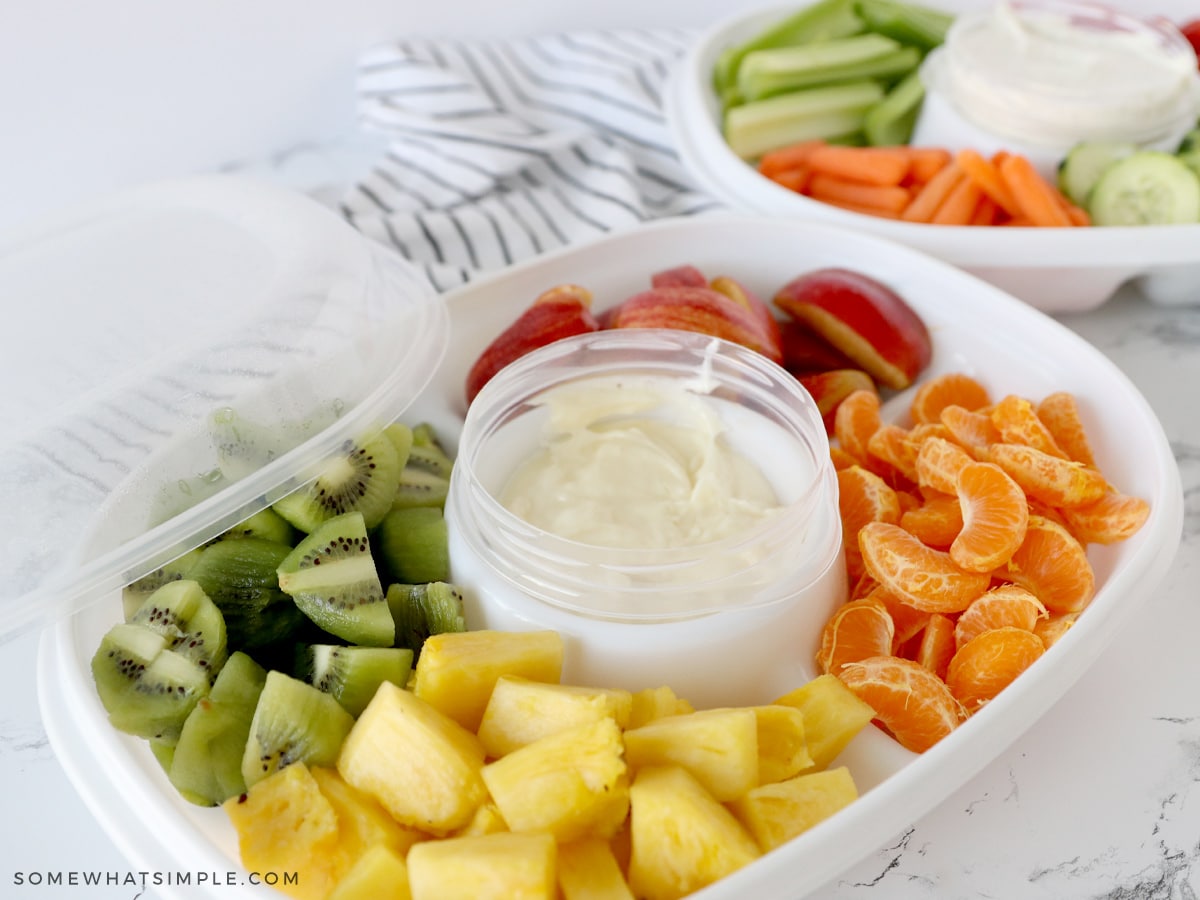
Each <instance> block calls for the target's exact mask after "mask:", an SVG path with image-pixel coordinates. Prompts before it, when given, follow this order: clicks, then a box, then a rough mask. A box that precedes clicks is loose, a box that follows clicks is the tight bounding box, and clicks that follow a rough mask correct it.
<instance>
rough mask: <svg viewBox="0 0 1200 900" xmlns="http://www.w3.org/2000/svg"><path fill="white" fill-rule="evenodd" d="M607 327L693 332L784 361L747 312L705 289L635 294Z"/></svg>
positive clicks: (736, 304) (754, 318) (679, 288)
mask: <svg viewBox="0 0 1200 900" xmlns="http://www.w3.org/2000/svg"><path fill="white" fill-rule="evenodd" d="M610 326H611V327H612V328H676V329H679V330H681V331H695V332H699V333H700V334H708V335H711V336H713V337H718V338H722V339H724V340H727V341H732V342H733V343H735V344H741V345H742V346H744V347H749V348H750V349H751V350H754V351H756V352H758V353H761V354H762V355H763V356H766V357H767V358H768V359H770V360H771V361H772V362H775V363H780V362H782V361H783V356H782V353H781V352H780V350H779V348H778V347H777V346H771V344H770V343H769V341H768V340H767V339H766V338H765V337H764V335H763V333H762V327H761V326H760V324H759V322H758V319H757V318H756V317H755V315H754V314H753V313H752V312H751V311H750V310H749V309H747V308H746V307H744V306H741V305H740V304H738V303H735V302H734V301H733V300H730V299H729V298H728V297H726V296H725V295H724V294H722V293H720V292H718V291H714V290H712V289H711V288H708V287H683V286H678V287H660V288H651V289H650V290H647V291H642V292H641V293H638V294H634V295H633V296H632V297H630V298H629V299H627V300H626V301H625V302H623V303H622V304H621V305H620V306H618V307H617V309H616V311H615V312H614V313H613V315H612V317H611V319H610Z"/></svg>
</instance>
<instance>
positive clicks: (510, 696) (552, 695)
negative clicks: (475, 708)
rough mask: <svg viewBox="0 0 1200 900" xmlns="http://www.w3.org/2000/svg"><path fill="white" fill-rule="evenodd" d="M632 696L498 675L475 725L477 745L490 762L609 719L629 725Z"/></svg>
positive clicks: (627, 692)
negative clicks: (540, 741)
mask: <svg viewBox="0 0 1200 900" xmlns="http://www.w3.org/2000/svg"><path fill="white" fill-rule="evenodd" d="M632 707H633V695H632V694H630V693H629V691H622V690H618V689H615V688H614V689H609V688H590V687H579V686H577V685H573V684H546V683H545V682H540V681H530V680H529V679H527V678H520V677H517V676H514V675H504V676H501V677H500V678H499V679H498V680H497V681H496V687H495V688H494V689H493V690H492V696H491V699H490V700H488V704H487V707H486V708H485V709H484V711H483V719H482V720H481V721H480V723H479V731H478V735H479V740H480V741H482V742H483V749H484V750H486V751H487V755H488V756H490V757H492V758H493V759H495V758H498V757H501V756H504V754H506V753H511V752H512V751H513V750H516V749H518V748H520V747H524V746H525V745H526V744H532V743H533V742H534V741H536V740H538V739H539V738H544V737H548V736H549V735H552V734H556V733H557V732H559V731H566V730H567V729H569V728H574V727H575V726H577V725H585V724H587V723H588V722H598V721H599V720H600V719H603V718H605V717H606V716H607V717H611V718H613V719H615V720H616V723H617V725H619V726H620V727H622V728H624V727H625V726H626V725H628V724H629V713H630V710H631V708H632Z"/></svg>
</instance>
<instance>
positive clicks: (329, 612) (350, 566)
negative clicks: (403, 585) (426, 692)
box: [278, 512, 395, 647]
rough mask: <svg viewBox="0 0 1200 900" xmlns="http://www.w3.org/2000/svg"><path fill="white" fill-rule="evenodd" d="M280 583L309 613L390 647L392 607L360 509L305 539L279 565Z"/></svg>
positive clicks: (345, 636)
mask: <svg viewBox="0 0 1200 900" xmlns="http://www.w3.org/2000/svg"><path fill="white" fill-rule="evenodd" d="M278 573H279V587H280V588H281V589H283V590H284V591H286V592H287V593H289V594H291V595H292V598H293V599H294V600H295V601H296V605H297V606H298V607H300V609H301V611H303V612H304V614H305V615H306V616H308V617H309V618H310V619H312V620H313V622H315V623H316V624H317V625H319V626H320V627H321V628H323V629H325V630H326V631H328V632H329V633H330V634H333V635H336V636H337V637H340V638H342V640H345V641H348V642H349V643H351V644H362V645H364V646H368V647H390V646H391V645H392V641H393V640H394V639H395V625H394V623H393V622H392V617H391V614H390V613H389V612H388V605H387V601H386V600H385V599H384V596H383V587H382V585H380V583H379V574H378V573H377V572H376V571H375V560H374V559H373V558H372V556H371V548H370V544H369V542H368V539H367V528H366V523H365V521H364V519H363V515H362V513H360V512H351V513H345V514H344V515H340V516H336V517H334V518H332V519H330V520H328V521H327V522H325V523H324V524H322V525H321V526H320V527H319V528H318V529H317V530H316V531H314V532H313V533H312V534H310V535H309V536H308V537H306V538H305V539H304V540H302V541H301V542H300V543H299V545H297V547H296V549H295V550H293V551H292V552H291V553H290V554H288V556H287V558H286V559H284V560H283V562H282V563H280V565H279V569H278Z"/></svg>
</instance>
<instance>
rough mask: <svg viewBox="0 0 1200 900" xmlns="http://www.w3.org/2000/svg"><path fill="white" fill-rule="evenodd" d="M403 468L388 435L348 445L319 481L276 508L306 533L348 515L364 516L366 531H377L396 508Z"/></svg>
mask: <svg viewBox="0 0 1200 900" xmlns="http://www.w3.org/2000/svg"><path fill="white" fill-rule="evenodd" d="M401 468H402V464H401V462H400V460H399V458H398V457H397V454H396V447H395V445H394V444H393V443H392V441H391V439H390V438H388V436H387V435H386V434H383V433H380V434H377V435H375V436H374V437H372V438H370V439H369V440H367V441H364V442H361V443H360V442H357V441H350V440H348V441H346V442H345V444H343V446H342V450H341V452H340V453H339V454H338V455H337V456H336V457H335V458H333V459H332V460H330V461H329V463H328V464H326V466H325V467H324V468H323V469H322V471H321V474H320V475H319V476H318V477H317V478H316V479H315V480H314V481H312V482H311V483H309V484H307V485H305V486H304V487H302V488H300V489H299V490H298V491H295V492H293V493H291V494H288V495H287V496H286V497H284V498H283V499H281V500H279V501H278V502H276V504H275V506H274V509H275V511H276V512H277V513H279V515H281V516H283V518H284V519H286V520H287V521H288V522H290V523H291V524H292V525H295V526H296V527H297V528H299V529H300V530H301V531H304V532H307V533H312V532H313V531H315V530H316V528H317V527H318V526H319V525H320V524H321V523H322V522H324V521H326V520H327V519H331V518H333V517H335V516H340V515H344V514H345V513H348V512H359V513H361V514H362V517H363V520H364V521H365V522H366V525H367V527H368V528H374V527H375V525H377V524H378V523H379V521H380V520H381V519H382V518H383V517H384V515H386V514H387V511H388V510H389V509H391V508H392V500H393V498H394V497H395V495H396V485H397V484H398V483H399V481H400V470H401Z"/></svg>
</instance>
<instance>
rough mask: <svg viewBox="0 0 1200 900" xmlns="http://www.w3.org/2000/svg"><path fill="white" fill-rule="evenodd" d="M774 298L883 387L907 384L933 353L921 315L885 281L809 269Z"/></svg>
mask: <svg viewBox="0 0 1200 900" xmlns="http://www.w3.org/2000/svg"><path fill="white" fill-rule="evenodd" d="M774 302H775V305H776V306H777V307H779V308H780V309H781V310H783V311H784V312H785V313H787V314H788V315H789V316H792V317H793V318H795V319H796V320H798V321H800V322H803V323H804V324H806V325H807V326H808V327H809V328H811V329H812V330H813V331H815V332H816V333H817V334H819V335H820V336H821V337H823V338H824V339H825V340H826V341H828V342H829V343H831V344H833V345H834V346H835V347H836V348H837V349H838V350H840V351H841V352H842V353H844V354H846V356H848V357H849V358H850V359H851V360H853V361H854V363H855V364H856V365H857V366H859V367H861V368H862V369H864V370H865V371H866V372H868V373H869V374H870V375H871V376H872V377H873V378H874V379H875V380H876V381H877V382H878V383H879V384H881V385H883V386H885V387H889V388H894V389H896V390H901V389H903V388H906V387H908V386H909V385H910V384H912V382H913V381H914V380H915V379H916V377H917V375H918V374H920V372H921V371H922V370H923V369H924V368H925V367H926V366H927V365H929V360H930V358H931V357H932V355H933V343H932V341H931V340H930V337H929V330H928V329H927V328H926V327H925V323H924V322H923V321H922V320H921V317H920V316H918V315H917V314H916V312H915V311H914V310H913V309H912V307H910V306H909V305H908V304H907V303H905V302H904V300H902V299H901V298H900V296H899V295H898V294H897V293H896V292H895V291H893V290H892V289H891V288H889V287H888V286H887V285H884V284H882V283H880V282H878V281H876V280H875V279H873V278H870V277H868V276H866V275H863V274H861V273H859V272H853V271H851V270H849V269H837V268H830V269H818V270H816V271H813V272H808V273H806V274H804V275H801V276H800V277H798V278H795V279H793V280H792V281H790V282H788V283H787V284H786V285H784V286H783V287H782V288H780V290H779V292H778V293H777V294H776V295H775V298H774Z"/></svg>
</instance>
